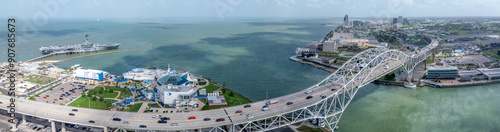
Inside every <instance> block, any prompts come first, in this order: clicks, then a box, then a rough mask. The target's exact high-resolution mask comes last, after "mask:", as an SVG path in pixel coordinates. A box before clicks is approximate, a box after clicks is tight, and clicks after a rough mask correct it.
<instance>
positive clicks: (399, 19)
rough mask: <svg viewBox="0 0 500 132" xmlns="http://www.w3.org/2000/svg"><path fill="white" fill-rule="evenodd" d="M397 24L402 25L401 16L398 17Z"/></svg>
mask: <svg viewBox="0 0 500 132" xmlns="http://www.w3.org/2000/svg"><path fill="white" fill-rule="evenodd" d="M398 23H399V24H403V16H399V17H398Z"/></svg>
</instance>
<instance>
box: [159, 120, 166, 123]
mask: <svg viewBox="0 0 500 132" xmlns="http://www.w3.org/2000/svg"><path fill="white" fill-rule="evenodd" d="M158 123H167V121H166V120H159V121H158Z"/></svg>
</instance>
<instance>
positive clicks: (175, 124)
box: [170, 123, 179, 126]
mask: <svg viewBox="0 0 500 132" xmlns="http://www.w3.org/2000/svg"><path fill="white" fill-rule="evenodd" d="M170 125H171V126H179V124H177V123H170Z"/></svg>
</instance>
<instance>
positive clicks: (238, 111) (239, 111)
mask: <svg viewBox="0 0 500 132" xmlns="http://www.w3.org/2000/svg"><path fill="white" fill-rule="evenodd" d="M241 112H243V111H242V110H237V111H236V112H234V113H241Z"/></svg>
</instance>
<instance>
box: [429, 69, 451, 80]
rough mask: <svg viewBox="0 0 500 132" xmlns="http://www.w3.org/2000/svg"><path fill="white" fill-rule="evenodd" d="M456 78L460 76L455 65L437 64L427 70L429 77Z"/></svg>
mask: <svg viewBox="0 0 500 132" xmlns="http://www.w3.org/2000/svg"><path fill="white" fill-rule="evenodd" d="M438 77H439V79H455V78H457V77H458V69H457V67H454V66H444V67H441V66H435V67H430V68H429V70H427V79H436V78H438Z"/></svg>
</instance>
